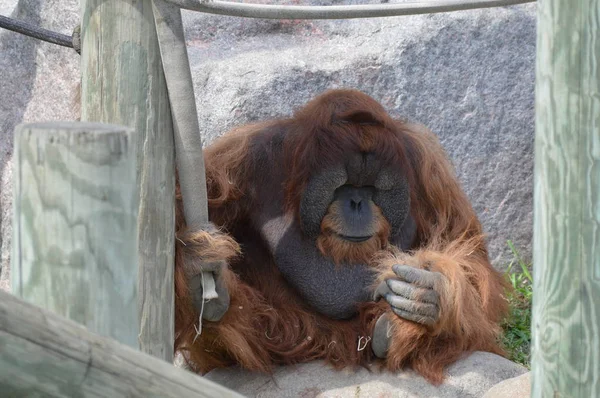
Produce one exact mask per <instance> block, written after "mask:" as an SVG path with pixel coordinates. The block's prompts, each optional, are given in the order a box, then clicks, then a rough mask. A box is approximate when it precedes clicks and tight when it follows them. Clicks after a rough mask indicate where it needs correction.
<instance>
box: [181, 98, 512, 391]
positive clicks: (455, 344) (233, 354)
mask: <svg viewBox="0 0 600 398" xmlns="http://www.w3.org/2000/svg"><path fill="white" fill-rule="evenodd" d="M281 131H285V135H284V138H283V143H282V146H281V148H282V150H281V151H280V153H276V151H275V152H273V150H272V148H273V147H272V146H270V144H268V143H269V142H270V140H271V139H272V138H273V137H274V136H275V134H276V133H277V132H281ZM348 151H351V152H357V151H363V152H367V151H369V152H374V153H375V154H376V155H377V157H378V159H382V161H384V162H386V163H387V164H393V165H395V166H397V167H398V169H399V170H405V172H406V178H407V181H408V182H409V186H410V195H411V215H412V217H413V218H414V219H415V221H416V224H417V233H416V239H415V241H414V244H413V250H412V251H411V252H409V253H401V252H400V251H399V250H398V249H397V248H395V247H392V246H391V245H389V244H388V242H387V238H388V236H389V224H388V223H387V222H386V221H385V218H384V217H382V216H381V213H380V212H379V213H377V214H379V216H378V217H377V218H378V221H377V225H376V226H374V228H375V229H376V230H377V237H374V238H372V239H371V240H369V241H367V242H364V243H362V244H355V245H352V247H351V248H349V247H348V245H350V244H349V243H347V242H342V241H340V240H339V239H336V238H335V237H333V236H332V235H331V233H330V232H331V230H335V216H334V215H335V211H333V212H332V213H331V214H329V215H328V216H326V217H325V218H324V219H323V222H322V225H321V231H322V236H321V237H320V238H319V240H318V242H319V248H320V250H321V251H322V253H324V254H326V255H328V256H330V257H332V258H333V259H335V260H337V261H341V260H356V261H358V260H360V261H365V260H368V263H369V264H371V265H372V267H373V272H374V273H376V274H377V280H378V281H380V280H383V279H385V278H389V277H394V276H395V275H394V274H393V272H392V270H391V267H392V265H393V264H396V263H402V264H408V265H412V266H415V267H423V268H429V269H430V270H432V271H438V272H441V273H442V274H443V275H445V276H446V277H447V283H445V284H442V285H439V286H436V287H435V289H436V291H437V292H438V293H439V294H440V297H441V320H440V321H439V322H438V323H437V324H436V325H434V326H433V327H427V326H423V325H419V324H416V323H414V322H410V321H406V320H403V319H401V318H399V317H398V316H396V315H395V314H394V313H392V312H391V310H390V307H389V305H388V304H387V303H386V302H385V301H379V302H366V303H360V304H358V303H357V306H358V315H357V316H355V317H354V318H352V319H349V320H332V319H328V318H326V317H324V316H322V315H320V314H318V313H316V312H315V311H312V310H311V309H310V308H308V307H307V306H306V305H305V304H304V303H303V300H301V299H300V297H299V296H298V295H297V294H296V293H295V291H294V290H293V289H292V288H290V286H289V285H288V284H287V283H286V281H285V280H284V279H283V277H282V276H281V275H280V273H279V271H278V269H277V266H276V265H275V263H274V260H273V258H272V256H271V255H270V254H269V251H268V250H267V248H266V246H265V244H264V242H262V241H261V238H260V237H259V236H257V234H256V231H254V230H253V229H252V228H250V227H249V223H248V219H249V217H250V215H251V214H252V211H253V209H254V208H255V205H256V203H259V201H261V200H268V199H267V198H261V197H258V195H257V189H256V187H257V186H260V184H261V181H263V179H262V178H261V176H262V175H264V174H265V173H281V175H282V177H281V179H280V181H279V183H280V184H281V185H280V187H281V189H284V190H285V203H284V204H283V206H284V207H285V209H287V211H288V212H289V213H292V214H295V216H298V214H297V212H298V208H299V203H300V200H301V196H302V192H303V189H304V188H305V186H306V184H307V182H308V180H309V178H310V176H311V175H313V173H314V172H315V171H318V170H321V169H322V168H324V167H326V166H329V165H335V164H339V163H340V162H343V159H344V156H345V153H347V152H348ZM271 152H273V153H271ZM256 153H268V154H269V159H271V162H274V163H271V164H265V163H264V157H260V156H255V154H256ZM257 159H263V160H257ZM205 161H206V173H207V184H208V195H209V213H210V219H211V221H212V222H213V223H214V224H215V225H216V226H217V227H219V228H220V230H219V231H217V230H214V231H208V232H207V231H187V230H186V228H185V225H184V223H183V221H182V220H183V213H182V210H181V200H180V197H179V196H178V198H177V203H178V209H177V247H176V278H175V283H176V342H175V349H176V350H181V351H182V352H183V353H184V356H185V357H186V358H187V359H188V361H189V364H190V366H191V367H192V369H193V370H195V371H197V372H200V373H205V372H207V371H209V370H211V369H213V368H216V367H222V366H228V365H233V364H240V365H241V366H243V367H244V368H246V369H250V370H256V371H263V372H269V371H270V370H271V369H272V366H273V365H275V364H293V363H299V362H305V361H310V360H314V359H325V360H326V361H328V362H329V363H330V364H332V365H333V366H334V367H336V368H343V367H348V366H358V365H366V364H368V363H370V362H372V361H375V358H374V356H373V354H372V351H371V347H370V344H366V345H364V344H363V345H362V346H361V345H360V344H359V342H362V343H364V342H366V341H367V338H368V337H369V336H371V335H372V331H373V327H374V325H375V322H376V321H377V319H378V318H379V316H381V315H382V314H387V316H388V317H389V318H390V319H391V320H392V326H393V327H392V330H391V331H390V332H391V333H392V340H391V345H390V349H389V354H388V358H387V359H386V360H385V361H383V365H384V366H385V367H387V368H388V369H389V370H392V371H397V370H400V369H402V368H405V367H412V368H413V369H415V370H416V371H417V372H419V373H420V374H422V375H423V376H424V377H426V378H427V379H428V380H430V381H431V382H433V383H440V382H441V381H442V380H443V377H444V369H445V368H446V367H447V365H449V364H451V363H452V362H454V361H456V360H457V359H459V358H460V357H461V355H463V354H465V353H468V352H472V351H475V350H483V351H489V352H494V353H498V354H502V351H501V349H500V348H499V346H498V337H499V333H500V328H499V326H498V322H499V321H500V320H501V318H502V317H503V316H504V315H505V313H506V310H507V306H506V301H505V299H504V297H503V290H504V289H505V288H506V284H505V283H504V282H503V279H502V277H501V275H500V274H499V273H498V272H497V271H495V270H494V269H493V268H492V266H491V265H490V263H489V261H488V256H487V250H486V247H485V242H484V239H483V235H482V229H481V225H480V223H479V221H478V219H477V217H476V215H475V213H474V211H473V209H472V207H471V205H470V203H469V201H468V199H467V197H466V195H465V194H464V193H463V191H462V190H461V188H460V186H459V184H458V182H457V180H456V177H455V175H454V173H453V171H452V168H451V165H450V162H449V161H448V159H447V158H446V155H445V153H444V151H443V149H442V147H441V145H440V144H439V142H438V140H437V138H436V136H435V135H434V134H433V133H431V132H429V131H428V130H427V129H425V128H423V127H421V126H417V125H412V124H409V123H406V122H404V121H399V120H394V119H392V118H391V117H390V116H389V115H388V114H387V113H386V112H385V111H384V110H383V108H382V107H381V105H379V104H378V103H377V102H375V101H374V100H373V99H371V98H370V97H368V96H366V95H364V94H362V93H360V92H356V91H351V90H336V91H332V92H328V93H325V94H323V95H322V96H320V97H318V98H316V99H314V100H313V101H311V102H309V103H308V104H307V105H306V106H305V107H304V108H302V109H301V110H299V111H298V112H297V113H296V114H295V115H294V116H293V117H292V118H289V119H282V120H276V121H273V122H269V123H261V124H255V125H250V126H245V127H242V128H240V129H237V130H235V131H233V132H231V133H228V134H226V135H225V136H223V137H222V138H220V139H219V140H217V141H216V142H215V143H214V144H213V145H211V146H209V147H208V148H207V149H206V150H205ZM272 189H273V190H277V189H279V187H277V186H273V187H272ZM332 214H333V215H332ZM232 236H243V237H244V238H245V244H244V247H242V248H241V249H240V247H239V246H238V245H237V243H236V242H235V241H234V240H233V239H232ZM214 260H225V261H226V262H227V264H228V266H226V267H224V268H223V270H222V274H221V275H222V277H223V278H224V280H225V282H226V285H227V287H228V289H229V292H230V295H231V305H230V309H229V310H228V312H227V313H226V314H225V316H224V317H223V318H222V319H221V320H220V321H219V322H206V321H205V322H204V323H203V332H202V334H201V335H200V336H199V337H197V336H196V332H195V328H194V326H195V325H196V324H197V322H198V312H197V311H196V310H195V309H194V308H193V306H192V305H191V301H190V297H189V292H188V286H187V280H188V279H189V277H190V274H194V273H197V272H198V264H200V263H202V262H204V261H214ZM196 337H197V338H196ZM361 337H362V339H361ZM361 348H362V349H361Z"/></svg>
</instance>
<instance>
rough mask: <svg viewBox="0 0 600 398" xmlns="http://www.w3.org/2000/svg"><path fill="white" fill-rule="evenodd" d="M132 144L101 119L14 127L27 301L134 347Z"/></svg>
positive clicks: (20, 281) (17, 257) (19, 266)
mask: <svg viewBox="0 0 600 398" xmlns="http://www.w3.org/2000/svg"><path fill="white" fill-rule="evenodd" d="M133 138H134V136H133V134H132V132H131V130H130V129H127V128H125V127H121V126H111V125H101V124H97V123H94V124H92V123H75V122H73V123H65V122H60V123H40V124H27V125H21V126H18V128H17V129H16V131H15V138H14V140H15V150H14V153H15V158H14V172H15V174H14V183H15V189H14V201H13V206H14V213H13V234H14V237H13V257H12V259H13V260H12V261H13V271H12V273H11V274H12V288H13V291H14V292H15V294H16V295H18V296H20V297H22V298H23V299H25V300H26V301H28V302H30V303H33V304H35V305H37V306H40V307H42V308H46V309H49V310H51V311H54V312H56V313H58V314H61V315H64V316H66V317H68V318H70V319H72V320H74V321H77V322H79V323H81V324H83V325H85V326H86V327H88V328H89V329H90V330H92V331H94V332H95V333H98V334H101V335H103V336H107V337H112V338H114V339H117V340H119V341H121V342H123V343H125V344H128V345H130V346H132V347H136V348H137V345H138V343H137V338H138V333H139V324H138V322H137V279H138V269H137V266H136V264H137V259H136V257H137V250H136V240H137V210H138V194H137V189H136V185H135V181H136V158H135V152H134V148H133V146H134V142H133V141H132V140H133ZM0 352H1V350H0Z"/></svg>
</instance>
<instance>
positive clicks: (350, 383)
mask: <svg viewBox="0 0 600 398" xmlns="http://www.w3.org/2000/svg"><path fill="white" fill-rule="evenodd" d="M525 372H527V369H525V368H524V367H522V366H520V365H517V364H515V363H513V362H510V361H508V360H506V359H504V358H502V357H499V356H497V355H494V354H490V353H484V352H476V353H474V354H472V355H470V356H468V357H467V358H465V359H463V360H460V361H458V362H456V363H455V364H454V365H452V366H450V367H449V369H448V378H447V380H446V381H445V382H444V383H442V384H441V385H440V386H438V387H436V386H433V385H432V384H430V383H429V382H427V381H426V380H425V379H423V378H422V377H420V376H419V375H417V374H416V373H414V372H413V371H403V372H399V373H398V374H393V373H391V372H387V371H383V372H382V371H379V370H376V369H375V370H372V372H371V373H370V372H369V371H367V370H366V369H360V370H358V371H350V370H344V371H335V370H332V369H331V368H329V367H327V366H324V365H323V364H322V363H321V362H311V363H307V364H302V365H297V366H286V367H281V368H278V369H276V370H275V372H274V374H273V375H272V376H268V375H260V374H255V373H251V372H247V371H243V370H240V369H237V368H235V369H218V370H213V371H212V372H209V373H208V374H207V375H206V376H205V377H206V378H208V379H210V380H212V381H214V382H216V383H219V384H222V385H224V386H227V387H228V388H231V389H233V390H235V391H237V392H239V393H241V394H242V395H244V396H247V397H260V398H296V397H298V398H317V397H318V398H334V397H336V398H337V397H353V398H359V397H365V398H367V397H368V398H370V397H397V398H422V397H430V398H434V397H436V398H476V397H482V396H483V395H484V394H485V393H486V391H488V390H489V389H490V388H492V387H493V386H494V385H495V384H497V383H499V382H501V381H503V380H506V379H511V378H514V377H516V376H519V375H521V374H523V373H525ZM506 397H507V398H510V395H509V396H506Z"/></svg>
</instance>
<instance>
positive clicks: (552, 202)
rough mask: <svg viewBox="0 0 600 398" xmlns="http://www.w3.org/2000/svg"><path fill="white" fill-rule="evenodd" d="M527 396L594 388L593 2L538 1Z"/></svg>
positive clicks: (597, 150) (597, 79)
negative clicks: (530, 345)
mask: <svg viewBox="0 0 600 398" xmlns="http://www.w3.org/2000/svg"><path fill="white" fill-rule="evenodd" d="M537 48H538V53H537V55H538V56H537V65H536V69H537V70H536V73H537V78H536V148H535V151H536V152H535V155H536V158H535V189H534V203H535V209H534V256H533V258H534V267H533V268H534V298H533V322H532V323H533V326H532V328H533V330H532V331H533V336H532V337H533V352H532V396H534V397H598V396H600V356H599V353H600V308H599V307H598V303H600V0H580V1H563V0H545V1H541V2H538V41H537Z"/></svg>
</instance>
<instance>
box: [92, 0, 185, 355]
mask: <svg viewBox="0 0 600 398" xmlns="http://www.w3.org/2000/svg"><path fill="white" fill-rule="evenodd" d="M81 10H82V31H81V40H82V52H81V73H82V120H85V121H98V122H105V123H115V124H120V125H125V126H129V127H132V128H133V129H134V131H135V134H136V135H137V138H138V140H137V154H138V165H139V169H138V183H139V186H140V187H139V192H140V210H139V218H138V220H139V226H138V234H139V239H138V242H139V243H138V244H139V246H138V259H139V267H140V272H139V276H140V280H139V291H140V295H139V306H140V307H139V312H140V322H141V325H140V339H139V344H140V349H141V350H142V351H144V352H147V353H150V354H152V355H155V356H156V357H158V358H162V359H164V360H166V361H169V362H171V361H172V360H173V340H174V331H173V329H174V312H173V306H174V287H173V266H174V250H175V244H174V239H175V231H174V227H175V212H174V208H175V204H174V200H175V198H174V191H175V166H174V165H175V159H174V155H175V150H174V143H173V122H172V118H171V110H170V108H169V98H168V95H167V88H166V84H165V79H164V74H163V69H162V64H161V58H160V52H159V47H158V41H157V37H156V28H155V25H154V16H153V12H152V4H151V2H150V1H137V0H84V1H82V2H81Z"/></svg>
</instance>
